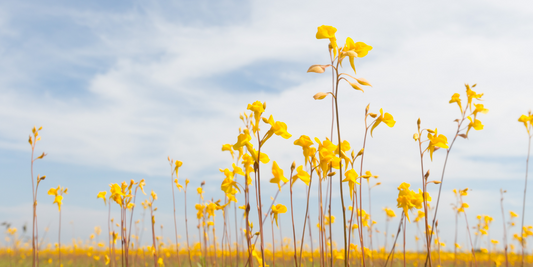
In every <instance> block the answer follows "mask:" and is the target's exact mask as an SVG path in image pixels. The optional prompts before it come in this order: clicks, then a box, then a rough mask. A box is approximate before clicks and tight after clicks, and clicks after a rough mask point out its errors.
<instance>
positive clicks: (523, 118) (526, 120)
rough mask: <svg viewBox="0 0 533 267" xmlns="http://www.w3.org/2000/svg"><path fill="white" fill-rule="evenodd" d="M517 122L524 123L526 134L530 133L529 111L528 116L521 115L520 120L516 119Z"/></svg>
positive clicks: (531, 118) (531, 115)
mask: <svg viewBox="0 0 533 267" xmlns="http://www.w3.org/2000/svg"><path fill="white" fill-rule="evenodd" d="M518 121H519V122H522V123H524V127H526V130H527V134H528V135H529V134H531V133H530V129H531V125H532V124H533V114H531V111H530V112H529V115H522V116H520V118H518Z"/></svg>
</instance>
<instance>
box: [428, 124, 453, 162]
mask: <svg viewBox="0 0 533 267" xmlns="http://www.w3.org/2000/svg"><path fill="white" fill-rule="evenodd" d="M433 132H434V133H433V134H432V133H430V132H429V131H428V139H429V145H428V147H427V148H426V150H428V149H429V156H430V157H431V160H433V152H434V151H435V147H440V148H448V138H446V136H444V135H442V134H441V135H438V132H437V128H435V131H433Z"/></svg>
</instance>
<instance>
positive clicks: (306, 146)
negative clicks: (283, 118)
mask: <svg viewBox="0 0 533 267" xmlns="http://www.w3.org/2000/svg"><path fill="white" fill-rule="evenodd" d="M294 145H296V146H301V147H302V149H303V153H304V157H305V164H307V162H308V161H309V157H310V156H311V154H310V148H311V146H312V145H313V141H311V138H309V136H307V135H302V136H300V138H298V139H296V140H295V141H294Z"/></svg>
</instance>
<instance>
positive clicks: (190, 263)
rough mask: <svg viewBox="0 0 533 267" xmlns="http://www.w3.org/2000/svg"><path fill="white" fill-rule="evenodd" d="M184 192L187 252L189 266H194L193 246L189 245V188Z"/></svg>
mask: <svg viewBox="0 0 533 267" xmlns="http://www.w3.org/2000/svg"><path fill="white" fill-rule="evenodd" d="M183 192H184V195H185V197H184V200H185V204H184V205H185V236H186V237H187V252H188V253H189V265H190V266H192V260H191V246H190V244H189V223H188V219H187V186H185V189H184V190H183Z"/></svg>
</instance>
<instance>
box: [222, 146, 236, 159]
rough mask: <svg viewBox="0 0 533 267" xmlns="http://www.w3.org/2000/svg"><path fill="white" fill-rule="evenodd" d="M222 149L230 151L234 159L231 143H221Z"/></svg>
mask: <svg viewBox="0 0 533 267" xmlns="http://www.w3.org/2000/svg"><path fill="white" fill-rule="evenodd" d="M222 151H229V153H231V158H233V159H235V157H234V153H233V147H232V145H230V144H225V145H222Z"/></svg>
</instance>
